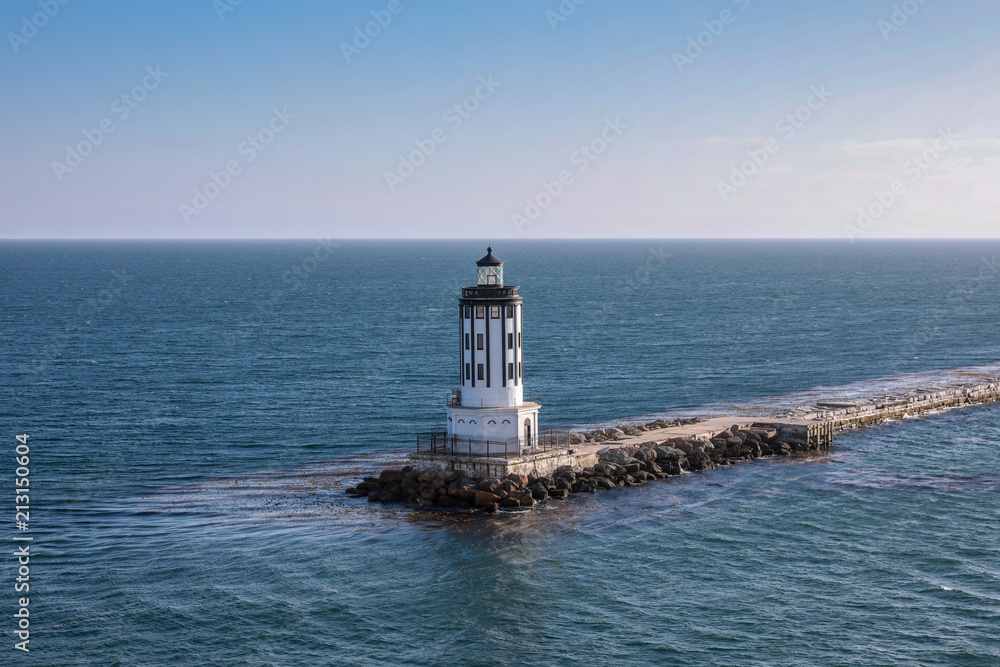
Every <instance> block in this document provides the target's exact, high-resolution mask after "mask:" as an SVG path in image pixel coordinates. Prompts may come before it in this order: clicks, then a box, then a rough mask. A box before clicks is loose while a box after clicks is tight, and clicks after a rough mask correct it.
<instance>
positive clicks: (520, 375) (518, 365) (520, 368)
mask: <svg viewBox="0 0 1000 667" xmlns="http://www.w3.org/2000/svg"><path fill="white" fill-rule="evenodd" d="M523 370H524V368H523V366H522V365H521V362H520V361H519V362H517V377H519V378H521V377H524V375H522V374H521V372H522V371H523Z"/></svg>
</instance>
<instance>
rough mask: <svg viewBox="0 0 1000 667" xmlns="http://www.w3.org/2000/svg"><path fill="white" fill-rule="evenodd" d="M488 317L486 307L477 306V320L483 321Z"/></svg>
mask: <svg viewBox="0 0 1000 667" xmlns="http://www.w3.org/2000/svg"><path fill="white" fill-rule="evenodd" d="M485 315H486V306H476V319H477V320H481V319H483V317H484V316H485Z"/></svg>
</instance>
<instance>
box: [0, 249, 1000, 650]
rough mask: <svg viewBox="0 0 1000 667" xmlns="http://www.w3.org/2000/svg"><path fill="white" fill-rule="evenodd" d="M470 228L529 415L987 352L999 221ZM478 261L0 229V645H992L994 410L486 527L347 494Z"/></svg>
mask: <svg viewBox="0 0 1000 667" xmlns="http://www.w3.org/2000/svg"><path fill="white" fill-rule="evenodd" d="M494 250H495V252H496V253H497V254H498V255H499V256H500V257H501V258H502V259H505V260H506V261H507V264H506V266H505V269H506V272H505V273H506V278H507V282H508V283H509V284H517V285H520V286H521V292H522V295H523V296H524V298H525V336H524V350H525V369H524V370H525V383H526V389H527V390H528V391H529V392H530V394H531V396H532V397H533V398H534V399H535V400H538V401H539V402H541V403H542V405H543V408H542V413H541V419H542V421H543V424H542V425H543V427H545V426H554V425H581V426H582V425H589V424H601V423H607V422H612V421H616V420H619V419H622V418H627V417H638V416H642V415H655V414H664V413H667V414H688V415H698V414H701V413H703V412H705V411H708V410H710V409H711V408H710V407H706V406H718V405H720V404H727V403H731V402H740V401H750V402H751V403H752V402H753V401H754V399H758V398H760V399H762V400H770V399H765V397H770V396H775V395H789V394H790V395H795V394H797V393H801V392H807V391H808V390H810V389H813V388H816V387H838V386H842V385H848V384H852V383H855V384H856V383H863V382H864V381H866V380H873V379H877V378H884V377H887V376H892V375H894V374H898V373H911V372H918V371H929V370H933V369H949V368H955V367H961V366H969V365H980V364H992V363H995V362H996V361H997V360H998V359H1000V333H998V327H997V320H998V317H997V308H998V306H997V304H998V303H1000V267H998V265H997V259H996V258H997V256H998V255H1000V243H996V242H982V241H977V242H905V243H904V242H865V243H857V244H849V243H846V242H843V243H841V242H804V241H803V242H793V241H782V242H763V241H748V242H724V241H717V242H705V241H660V240H657V241H627V242H626V241H622V242H605V241H601V242H564V241H558V242H557V241H535V242H526V241H517V242H514V241H510V242H507V241H504V242H496V243H494ZM484 251H485V243H480V242H467V241H461V242H459V241H441V242H431V241H419V242H418V241H398V242H362V241H342V242H337V243H334V244H324V243H318V242H312V241H297V242H221V241H220V242H210V243H206V242H200V243H195V242H183V243H182V242H157V243H152V242H118V243H108V242H73V243H67V242H59V243H56V242H46V243H42V242H17V241H4V242H2V243H0V359H2V362H0V363H2V371H3V372H2V373H0V443H3V442H4V439H6V445H5V446H4V447H3V449H2V450H0V451H5V452H7V454H6V455H4V457H0V461H2V460H6V461H7V463H0V466H2V465H6V466H7V467H8V472H6V473H3V474H4V475H6V477H7V479H12V478H13V474H14V468H15V463H14V461H13V457H14V452H13V448H14V445H16V444H17V443H16V441H15V440H14V436H15V435H17V434H20V433H28V434H29V435H30V439H29V444H30V446H31V466H30V469H31V472H30V476H31V480H32V486H31V494H32V496H31V521H30V529H29V531H27V534H29V535H31V536H32V537H34V541H33V542H32V546H31V550H32V551H31V553H32V561H31V591H30V597H31V605H30V608H31V622H32V625H31V631H32V634H31V644H30V646H31V652H30V654H22V653H21V652H18V651H15V650H14V649H13V646H12V644H13V642H14V641H15V640H14V638H13V636H12V635H11V630H12V629H13V619H12V616H11V614H12V613H13V610H14V609H15V608H16V604H17V601H16V598H17V597H18V594H15V593H14V591H13V581H14V577H15V576H16V571H15V570H16V563H15V562H14V559H13V558H11V557H10V556H8V557H5V558H3V559H2V565H0V577H2V578H3V579H4V580H5V581H6V582H7V583H3V582H0V591H6V593H0V609H7V610H9V611H10V613H4V614H2V615H0V617H6V618H7V619H8V620H7V621H0V631H2V632H3V635H2V636H3V637H4V641H5V642H6V643H7V645H6V646H3V647H0V656H4V657H0V664H23V665H30V664H37V665H95V664H100V665H167V664H172V665H189V664H190V665H196V664H197V665H202V664H210V665H314V664H315V665H379V664H392V665H452V664H461V665H521V664H539V665H569V664H575V663H577V662H585V663H588V664H609V665H611V664H613V665H631V664H635V665H641V664H662V665H690V664H712V665H734V666H736V665H768V666H770V665H775V666H776V665H853V664H877V665H914V664H918V665H984V666H985V665H990V666H992V665H997V664H1000V639H998V633H997V628H1000V536H998V531H997V528H996V527H997V525H998V524H997V522H998V519H1000V494H998V491H1000V407H997V406H984V407H978V408H972V409H967V410H962V411H953V412H947V413H942V414H938V415H930V416H927V417H925V418H920V419H912V420H907V421H905V422H901V423H895V424H887V425H885V426H882V427H878V428H873V429H868V430H864V431H855V432H850V433H845V434H841V435H839V436H838V437H837V438H836V440H835V445H834V448H833V450H832V451H831V452H830V453H829V454H828V455H824V456H818V457H809V458H803V459H797V460H793V461H788V460H762V461H758V462H754V463H751V464H745V465H741V466H736V467H732V468H726V469H722V470H715V471H709V472H706V473H701V474H696V475H685V476H682V477H680V478H674V479H671V480H669V481H666V482H659V483H652V484H648V485H645V486H643V487H640V488H633V489H619V490H616V491H611V492H606V493H602V494H597V495H595V496H586V497H575V498H572V499H570V500H569V501H567V502H560V503H550V504H548V505H546V506H544V507H542V508H540V509H538V510H537V511H531V512H524V513H516V514H507V515H504V516H500V517H495V518H485V517H478V516H464V515H463V516H440V515H434V514H426V513H417V512H412V511H410V510H408V509H405V508H403V507H401V506H399V507H382V506H372V505H370V504H368V503H367V502H366V501H363V500H353V499H349V498H346V497H345V496H344V494H343V489H344V488H345V486H348V485H351V484H352V483H353V482H354V481H356V480H357V478H358V477H359V476H360V475H363V474H369V473H370V472H371V471H374V470H376V469H379V467H380V466H382V465H385V464H387V463H390V462H392V461H395V460H398V459H399V458H400V456H402V453H403V452H404V451H405V450H406V449H407V448H409V447H411V445H412V443H413V440H414V437H413V435H414V434H415V433H416V432H419V431H427V430H432V429H440V428H442V427H443V424H444V408H443V403H444V400H445V398H446V397H447V395H448V394H449V392H450V389H451V386H452V384H453V382H454V380H455V378H456V376H457V371H458V364H457V361H456V359H455V351H456V350H455V348H456V346H457V333H456V331H455V317H454V314H455V304H456V298H457V294H458V290H459V288H460V287H461V286H462V285H466V284H469V283H471V282H472V281H473V279H474V275H475V273H474V269H475V267H474V262H475V260H476V259H478V258H479V257H480V256H482V254H484ZM7 503H8V507H7V508H6V510H5V511H7V512H8V513H9V515H10V516H9V519H10V521H9V522H8V527H7V528H6V529H4V535H3V536H0V539H2V540H4V541H5V542H7V543H8V546H7V547H4V552H13V545H14V542H13V541H12V540H11V538H12V537H13V536H14V535H15V534H17V533H18V531H17V530H16V528H15V527H14V524H13V514H14V508H13V505H14V498H13V495H12V494H8V501H7ZM21 534H25V533H21ZM4 596H6V597H4ZM8 660H10V662H9V663H8V662H7V661H8ZM15 661H16V662H15Z"/></svg>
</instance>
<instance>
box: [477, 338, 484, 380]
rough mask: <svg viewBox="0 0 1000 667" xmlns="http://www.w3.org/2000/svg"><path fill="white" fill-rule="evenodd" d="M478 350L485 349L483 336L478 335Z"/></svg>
mask: <svg viewBox="0 0 1000 667" xmlns="http://www.w3.org/2000/svg"><path fill="white" fill-rule="evenodd" d="M476 349H477V350H481V349H483V334H476ZM480 379H482V378H480Z"/></svg>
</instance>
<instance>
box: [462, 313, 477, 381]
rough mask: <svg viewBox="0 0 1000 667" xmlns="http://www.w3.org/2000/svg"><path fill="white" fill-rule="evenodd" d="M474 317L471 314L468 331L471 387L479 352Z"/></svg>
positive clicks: (474, 378) (474, 377) (474, 379)
mask: <svg viewBox="0 0 1000 667" xmlns="http://www.w3.org/2000/svg"><path fill="white" fill-rule="evenodd" d="M474 315H475V313H473V317H471V318H469V329H471V331H469V356H471V357H472V366H471V368H472V371H471V372H470V373H469V377H471V378H472V386H473V387H475V386H476V375H478V373H476V357H477V356H478V355H479V352H477V348H478V346H477V345H476V321H477V320H476V318H475V316H474ZM463 400H464V399H463Z"/></svg>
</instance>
